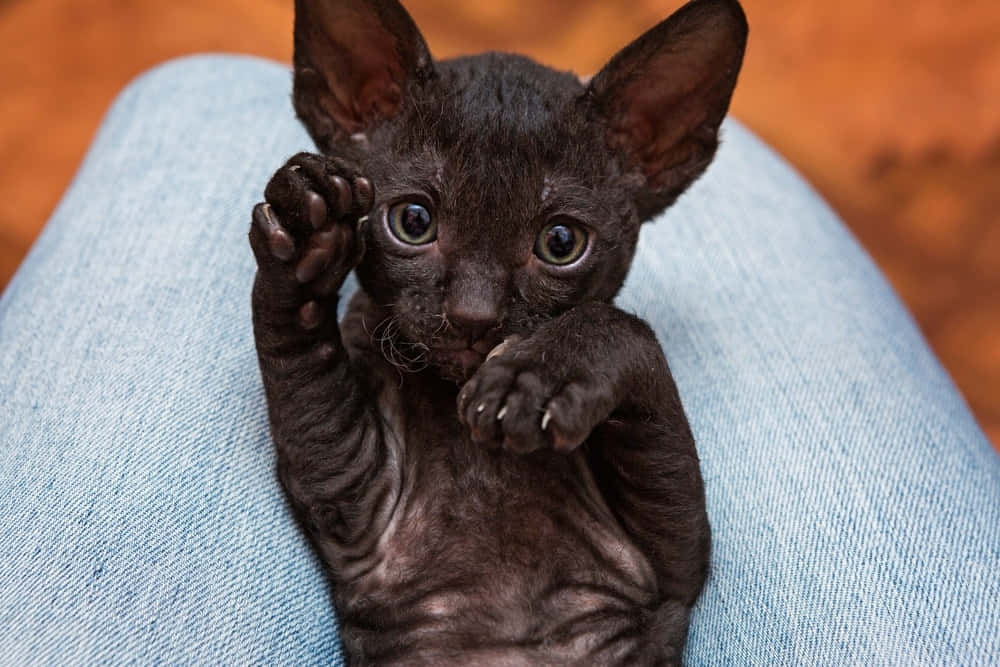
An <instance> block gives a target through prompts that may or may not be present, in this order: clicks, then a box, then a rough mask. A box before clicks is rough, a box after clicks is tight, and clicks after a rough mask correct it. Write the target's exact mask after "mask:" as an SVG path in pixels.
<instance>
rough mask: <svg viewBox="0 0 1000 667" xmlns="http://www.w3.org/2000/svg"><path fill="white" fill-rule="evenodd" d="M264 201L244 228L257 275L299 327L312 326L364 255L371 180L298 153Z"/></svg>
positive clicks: (347, 167)
mask: <svg viewBox="0 0 1000 667" xmlns="http://www.w3.org/2000/svg"><path fill="white" fill-rule="evenodd" d="M264 198H265V200H266V201H263V202H261V203H259V204H257V205H256V206H255V207H254V210H253V222H252V224H251V226H250V245H251V246H252V247H253V251H254V255H255V256H256V258H257V266H258V270H259V271H260V273H261V274H262V276H263V278H264V280H265V282H266V284H267V285H269V286H270V287H271V288H272V289H273V291H274V293H275V298H276V300H281V301H286V300H288V299H289V298H293V300H295V301H297V302H298V303H295V304H294V306H295V307H297V308H298V318H299V323H300V324H301V326H302V327H303V328H305V329H312V328H315V327H316V326H318V325H319V323H320V321H321V320H322V318H323V316H324V313H323V305H322V304H323V303H324V302H325V300H326V297H329V296H331V295H332V294H334V293H335V292H336V291H337V290H339V289H340V286H341V285H342V284H343V282H344V279H345V278H346V277H347V274H348V273H350V272H351V270H352V269H353V268H354V267H355V266H356V265H357V264H358V262H359V261H360V260H361V256H362V255H363V253H364V233H363V232H364V229H363V225H364V224H365V223H366V220H367V218H366V217H365V214H366V213H367V212H368V210H369V209H370V208H371V205H372V201H373V198H374V192H373V187H372V184H371V181H370V180H368V179H367V178H365V177H364V176H362V175H361V174H360V173H359V171H358V169H357V168H356V167H354V166H353V165H350V164H348V163H346V162H344V161H341V160H336V159H331V158H327V157H324V156H321V155H315V154H312V153H299V154H298V155H296V156H294V157H293V158H292V159H290V160H289V161H288V162H287V163H285V165H284V166H283V167H281V168H280V169H279V170H278V171H277V172H276V173H275V174H274V176H273V177H272V178H271V181H270V182H269V183H268V185H267V188H266V190H265V191H264ZM289 295H293V296H292V297H289Z"/></svg>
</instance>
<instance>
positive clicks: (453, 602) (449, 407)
mask: <svg viewBox="0 0 1000 667" xmlns="http://www.w3.org/2000/svg"><path fill="white" fill-rule="evenodd" d="M386 398H387V400H386V402H385V405H384V406H383V407H382V410H383V415H384V418H385V419H386V420H387V423H388V424H389V426H390V428H391V429H393V431H394V433H395V437H396V438H397V440H398V442H397V446H398V447H399V448H400V461H401V462H402V475H401V476H400V483H401V489H400V493H399V500H398V503H397V505H396V508H395V510H394V512H393V514H392V517H391V519H390V521H389V524H388V527H387V529H386V531H385V533H384V534H383V535H382V536H381V539H380V540H379V542H378V547H377V548H378V554H377V561H378V566H377V567H375V568H374V569H372V570H371V571H370V572H369V573H368V574H367V575H366V577H365V580H364V581H360V580H359V581H358V582H355V583H356V584H357V585H358V588H359V590H365V591H366V592H367V594H368V595H372V594H374V599H377V598H379V597H381V594H382V593H384V594H385V597H386V602H389V601H390V600H392V603H393V604H396V605H398V604H399V601H400V595H401V592H403V591H414V590H420V591H423V593H422V594H421V596H420V599H419V600H415V601H414V602H413V605H414V609H415V610H420V613H426V614H427V615H429V616H430V617H434V618H438V617H441V618H444V617H448V618H456V617H461V616H462V615H463V614H468V613H469V611H468V610H469V609H470V608H475V609H479V610H480V611H481V610H482V609H484V608H490V607H492V608H493V609H494V610H495V611H497V612H498V613H500V615H501V616H507V615H510V616H511V617H512V618H514V617H516V616H517V615H523V617H524V618H529V617H531V616H532V614H531V613H530V610H531V608H532V605H535V604H537V603H538V601H539V600H543V599H545V597H546V596H552V595H553V591H557V590H559V589H560V586H561V585H562V584H567V585H572V584H574V583H578V584H582V583H584V582H585V583H588V584H594V585H601V586H603V585H611V586H613V587H620V588H622V589H627V590H629V591H630V595H632V594H634V595H637V596H639V597H641V596H642V595H643V594H644V593H643V592H644V591H649V590H651V589H652V587H653V585H652V582H653V576H652V570H651V568H650V566H649V563H648V561H647V559H646V558H645V556H644V555H643V554H642V553H641V552H640V551H639V550H638V548H637V547H636V546H635V545H634V544H633V543H632V542H631V541H630V540H628V539H627V538H626V536H625V533H624V531H623V530H622V529H621V527H620V526H619V525H618V523H617V521H616V520H615V519H614V515H613V512H612V511H611V510H610V508H608V507H607V505H606V503H605V501H604V499H603V497H602V496H601V494H600V492H599V491H598V488H597V485H596V484H595V482H594V479H593V476H592V474H591V471H590V469H589V467H588V465H587V463H586V460H585V457H584V455H583V452H582V451H577V452H574V453H570V454H566V453H560V452H554V451H551V450H542V451H537V452H534V453H532V454H527V455H521V454H514V453H511V452H508V451H504V450H501V449H489V448H487V447H486V446H485V445H482V444H481V443H475V442H472V441H471V439H470V438H469V435H468V433H467V432H466V431H465V429H464V428H463V427H462V426H461V424H460V423H459V422H458V419H457V416H456V415H455V413H454V408H453V405H454V403H452V402H451V401H447V400H444V401H435V400H427V399H426V397H424V398H423V399H421V398H418V397H416V396H411V397H410V398H409V400H408V401H407V400H405V399H404V397H402V396H400V395H398V394H397V395H395V396H392V395H390V396H387V397H386ZM402 597H403V599H406V597H407V596H406V595H403V596H402ZM583 597H586V595H584V596H583ZM563 602H565V596H564V599H563ZM550 603H552V604H555V602H552V601H551V600H550ZM560 604H562V603H560ZM505 612H508V613H505Z"/></svg>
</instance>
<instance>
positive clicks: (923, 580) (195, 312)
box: [0, 56, 1000, 665]
mask: <svg viewBox="0 0 1000 667" xmlns="http://www.w3.org/2000/svg"><path fill="white" fill-rule="evenodd" d="M289 84H290V76H289V74H288V72H287V70H285V69H284V68H282V67H279V66H276V65H273V64H269V63H264V62H260V61H256V60H252V59H248V58H236V57H218V56H216V57H198V58H190V59H185V60H181V61H176V62H173V63H171V64H168V65H166V66H163V67H160V68H158V69H156V70H154V71H153V72H151V73H149V74H147V75H145V76H144V77H142V78H141V79H140V80H138V81H137V82H136V83H134V84H132V85H131V86H130V87H129V88H128V89H127V90H126V91H125V92H124V93H123V94H122V95H121V97H120V98H119V99H118V101H117V102H116V103H115V105H114V107H113V109H112V111H111V112H110V113H109V115H108V117H107V119H106V121H105V123H104V125H103V127H102V129H101V131H100V133H99V136H98V137H97V139H96V141H95V143H94V146H93V148H92V150H91V152H90V154H89V156H88V158H87V159H86V161H85V163H84V165H83V167H82V169H81V170H80V173H79V175H78V176H77V178H76V181H75V182H74V184H73V186H72V187H71V188H70V190H69V192H68V193H67V194H66V196H65V198H64V200H63V202H62V203H61V204H60V206H59V208H58V210H57V211H56V212H55V214H54V215H53V217H52V220H51V221H50V223H49V225H48V226H47V227H46V229H45V231H44V233H43V234H42V236H41V238H40V239H39V241H38V242H37V243H36V245H35V247H34V249H33V250H32V252H31V254H30V256H29V257H28V259H27V261H26V262H25V264H24V266H23V267H22V268H21V270H20V271H19V272H18V274H17V276H16V277H15V279H14V280H13V282H12V283H11V284H10V286H9V287H8V289H7V291H6V293H5V294H4V296H3V299H2V301H0V553H2V557H0V662H3V663H5V664H54V665H64V664H94V663H114V664H120V663H129V662H135V663H141V664H149V663H169V664H266V665H272V664H273V665H277V664H297V665H298V664H331V663H334V664H336V663H338V662H339V660H340V653H339V644H338V640H337V635H336V621H335V618H334V615H333V612H332V610H331V606H330V601H329V596H328V590H327V586H326V584H325V583H324V580H323V577H322V574H321V570H320V567H319V565H318V563H317V561H316V559H315V558H314V557H313V555H312V553H311V552H310V549H309V547H308V545H307V544H306V542H305V540H304V538H303V537H302V535H301V534H300V533H299V531H298V529H297V527H296V526H295V524H294V522H293V520H292V518H291V516H290V514H289V512H288V509H287V507H286V505H285V502H284V499H283V497H282V495H281V493H280V490H279V487H278V484H277V482H276V479H275V475H274V456H273V452H272V448H271V445H270V442H269V436H268V433H267V421H266V414H265V404H264V395H263V391H262V388H261V385H260V379H259V376H258V372H257V367H256V360H255V356H254V350H253V339H252V335H251V330H250V309H249V290H250V284H251V279H252V275H253V271H254V265H253V259H252V257H251V254H250V250H249V247H248V245H247V242H246V231H247V226H248V223H249V218H250V210H251V206H252V205H253V204H254V203H255V202H256V201H257V200H259V199H260V197H261V192H262V190H263V187H264V185H265V183H266V182H267V179H268V177H269V176H270V175H271V173H272V172H273V171H274V169H275V168H276V167H277V166H278V165H279V164H280V163H281V162H282V160H284V159H285V158H286V157H288V156H289V155H291V154H293V153H295V152H296V151H298V150H302V149H308V148H310V145H311V144H310V142H309V140H308V137H307V136H306V134H305V132H304V131H303V130H302V129H301V128H300V127H299V126H298V124H297V123H296V122H295V120H294V118H293V113H292V110H291V106H290V103H289ZM619 302H620V304H621V305H622V306H623V307H625V308H627V309H629V310H633V311H635V312H637V313H639V314H640V315H642V316H643V317H645V318H647V319H648V320H649V321H650V322H651V323H652V324H653V326H654V328H655V329H656V331H657V334H658V335H659V336H660V339H661V341H662V343H663V345H664V348H665V349H666V351H667V355H668V357H669V359H670V363H671V366H672V368H673V371H674V373H675V375H676V378H677V382H678V385H679V386H680V390H681V394H682V397H683V399H684V402H685V405H686V407H687V410H688V413H689V415H690V417H691V421H692V426H693V429H694V433H695V437H696V439H697V441H698V446H699V450H700V452H701V455H702V460H703V469H704V473H705V478H706V484H707V491H708V503H709V513H710V516H711V521H712V526H713V534H714V540H715V549H714V553H713V571H712V575H711V578H710V581H709V584H708V587H707V588H706V590H705V593H704V595H703V597H702V598H701V600H700V602H699V604H698V607H697V609H696V613H695V615H694V619H693V622H692V628H691V637H690V644H689V648H688V652H687V659H688V661H689V662H690V663H691V664H695V665H700V664H716V665H730V664H761V665H774V664H837V665H843V664H899V665H914V664H991V663H992V664H997V663H998V662H1000V630H998V629H1000V577H998V574H997V572H998V568H1000V459H998V457H997V455H996V454H995V452H994V451H993V450H992V449H991V447H990V445H989V443H988V442H987V441H986V439H985V438H984V436H983V435H982V433H981V432H980V430H979V429H978V427H977V426H976V424H975V423H974V421H973V420H972V418H971V416H970V414H969V411H968V409H967V408H966V406H965V404H964V403H963V402H962V400H961V398H960V397H959V396H958V394H957V393H956V391H955V389H954V387H953V386H952V384H951V382H950V380H949V379H948V377H947V375H946V374H945V373H944V372H943V371H942V369H941V368H940V366H939V365H938V363H937V361H936V360H935V359H934V357H933V356H932V354H931V353H930V352H929V351H928V348H927V346H926V344H925V343H924V341H923V339H922V338H921V337H920V335H919V333H918V332H917V330H916V328H915V327H914V325H913V322H912V321H911V319H910V317H909V316H908V315H907V313H906V311H905V310H904V309H903V308H902V307H901V305H900V303H899V302H898V300H897V299H896V297H895V296H894V295H893V293H892V291H891V290H890V289H889V287H888V286H887V285H886V282H885V281H884V279H883V278H882V277H881V276H880V275H879V273H878V272H877V270H876V269H875V268H874V266H873V264H872V262H871V261H870V260H869V259H868V257H867V256H866V255H865V254H864V253H863V251H861V250H860V249H859V247H858V246H857V244H856V243H855V241H854V240H853V239H852V237H851V236H850V234H849V233H848V232H847V231H846V230H845V228H844V227H843V226H842V225H841V223H840V222H838V220H837V219H836V217H835V216H834V215H833V213H832V212H831V211H830V210H829V209H828V208H827V207H826V206H825V205H824V204H823V203H822V202H821V201H820V200H819V199H818V198H817V197H816V196H815V195H814V194H813V193H812V192H811V191H810V190H809V188H808V187H807V186H806V185H804V184H803V183H802V181H801V180H800V179H799V178H798V177H797V176H796V175H795V174H794V173H793V172H792V171H791V170H790V169H789V168H788V167H787V166H786V165H785V164H784V163H783V162H782V161H781V160H780V159H779V158H777V157H776V156H775V155H774V154H772V153H771V152H770V151H769V150H768V149H767V148H766V147H765V146H763V145H762V144H761V143H760V142H759V141H758V140H756V139H755V138H754V137H752V136H751V135H750V134H749V133H748V132H747V131H746V130H744V129H742V128H741V127H740V126H739V125H737V124H736V123H732V122H730V123H728V124H727V125H726V127H725V143H724V145H723V148H722V150H721V152H720V154H719V157H718V159H717V160H716V162H715V164H714V165H713V166H712V168H711V169H710V171H709V173H708V174H707V175H706V176H705V178H703V179H702V180H701V181H700V182H699V183H697V184H696V186H695V187H694V189H693V190H692V191H691V192H690V193H689V194H688V195H686V196H684V197H683V198H682V199H681V201H680V202H678V204H677V205H676V206H675V207H674V208H673V209H672V210H671V211H670V212H668V214H667V215H666V216H664V218H663V219H662V220H659V221H657V222H656V223H655V224H653V225H649V226H647V227H646V228H645V229H644V231H643V237H642V242H641V245H640V251H639V253H638V256H637V258H636V262H635V265H634V269H633V271H632V274H631V276H630V278H629V281H628V285H627V287H626V289H625V290H624V292H623V293H622V296H621V298H620V300H619Z"/></svg>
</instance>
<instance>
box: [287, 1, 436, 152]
mask: <svg viewBox="0 0 1000 667" xmlns="http://www.w3.org/2000/svg"><path fill="white" fill-rule="evenodd" d="M294 62H295V88H294V94H293V99H294V103H295V110H296V113H298V115H299V118H301V119H302V122H303V123H304V124H305V126H306V128H308V130H309V132H310V133H311V134H312V136H313V139H314V140H315V141H316V143H317V145H318V146H319V147H320V148H321V149H328V148H329V147H330V146H332V145H333V144H335V143H337V142H338V141H342V140H344V139H347V138H348V137H352V136H353V137H355V138H360V136H361V135H364V134H365V133H366V132H368V131H369V130H371V129H373V128H374V127H375V126H376V125H377V124H378V123H380V122H382V121H384V120H386V119H389V118H392V117H393V116H395V115H396V114H397V113H399V112H400V110H401V109H402V108H403V106H404V105H405V104H406V101H407V100H406V95H407V92H408V91H409V90H410V86H411V85H414V84H420V83H422V82H424V81H426V80H428V79H430V78H432V77H433V76H434V63H433V60H432V59H431V54H430V51H429V50H428V49H427V44H426V43H425V42H424V38H423V37H422V36H421V35H420V31H419V30H417V26H416V24H415V23H414V22H413V19H412V18H410V15H409V14H408V13H407V12H406V10H405V9H403V6H402V5H400V4H399V2H397V1H396V0H295V56H294Z"/></svg>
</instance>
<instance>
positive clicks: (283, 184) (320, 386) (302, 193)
mask: <svg viewBox="0 0 1000 667" xmlns="http://www.w3.org/2000/svg"><path fill="white" fill-rule="evenodd" d="M372 196H373V192H372V185H371V183H370V181H368V180H367V179H366V178H364V177H363V176H361V175H360V174H359V173H358V170H357V169H356V168H354V167H353V166H352V165H350V164H348V163H346V162H343V161H340V160H336V159H330V158H326V157H323V156H319V155H313V154H309V153H300V154H298V155H296V156H295V157H293V158H292V159H291V160H289V161H288V163H287V164H285V165H284V166H283V167H282V168H281V169H279V170H278V171H277V173H275V175H274V176H273V178H272V179H271V181H270V183H269V184H268V186H267V189H266V191H265V198H266V200H267V201H265V202H262V203H260V204H258V205H257V206H256V207H255V208H254V210H253V221H252V224H251V228H250V243H251V245H252V247H253V250H254V255H255V256H256V258H257V263H258V270H257V277H256V280H255V282H254V288H253V322H254V336H255V338H256V344H257V354H258V359H259V362H260V370H261V376H262V378H263V381H264V388H265V390H266V392H267V399H268V411H269V416H270V423H271V434H272V437H273V438H274V442H275V445H276V446H277V449H278V473H279V477H280V479H281V482H282V484H283V486H284V487H285V491H286V492H287V494H288V496H289V498H290V500H291V502H292V505H293V507H294V508H295V510H296V513H297V514H298V516H299V518H300V520H301V521H302V522H303V524H304V525H305V527H306V530H307V531H308V532H309V534H310V537H311V538H312V539H313V540H314V542H315V543H316V545H317V546H318V548H319V549H320V551H321V552H322V553H323V555H324V558H325V560H326V561H327V564H328V565H329V566H330V567H331V568H332V570H333V572H334V574H335V576H337V577H344V578H350V577H352V576H355V575H356V574H358V572H359V571H364V570H365V569H366V568H367V567H369V566H371V565H372V564H373V561H372V560H371V556H372V553H373V549H374V546H375V543H376V541H377V539H378V536H379V535H380V534H381V532H382V531H381V529H380V525H382V524H384V522H385V521H386V519H387V512H388V509H389V508H391V507H392V505H393V501H394V498H395V495H396V493H397V492H398V483H397V482H398V474H394V473H398V467H397V466H394V465H393V461H394V458H395V457H394V454H393V452H392V451H390V450H389V448H388V446H387V443H386V439H385V438H384V437H383V433H382V429H381V425H380V422H379V419H378V418H377V412H376V409H375V406H374V395H375V387H373V386H371V384H372V383H371V382H369V381H365V380H362V377H363V375H362V374H359V373H357V372H356V371H355V368H354V367H353V365H352V361H351V359H350V357H349V355H348V352H347V350H346V349H345V347H344V345H343V343H342V340H341V336H340V330H339V326H338V324H337V300H338V291H339V289H340V287H341V285H342V283H343V281H344V278H345V277H346V276H347V274H348V273H349V272H350V271H351V270H352V269H353V268H354V266H355V265H356V264H357V262H358V260H359V259H360V256H361V254H362V253H363V251H364V248H363V243H362V235H361V233H360V232H359V227H358V225H359V224H361V225H363V224H364V218H362V217H361V216H362V215H363V214H364V213H365V212H366V211H367V210H368V209H369V208H370V207H371V202H372ZM359 219H360V220H361V222H360V223H359Z"/></svg>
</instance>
